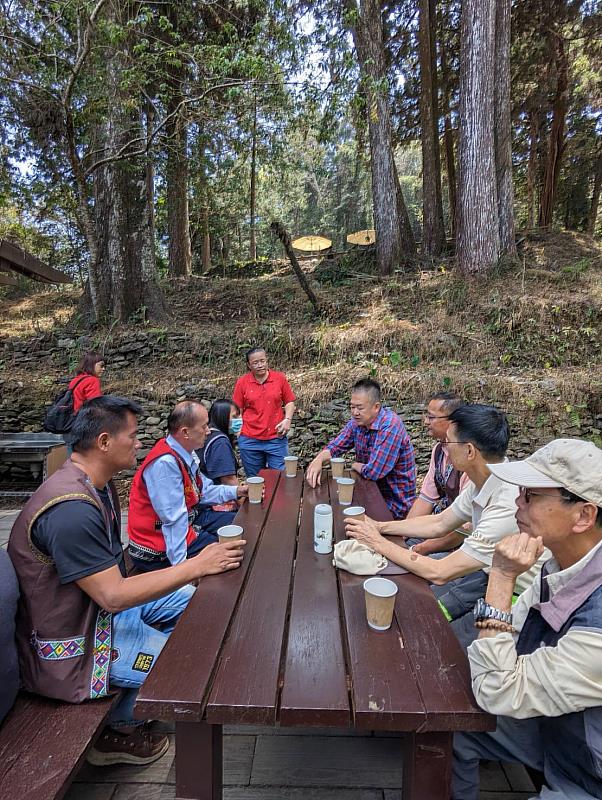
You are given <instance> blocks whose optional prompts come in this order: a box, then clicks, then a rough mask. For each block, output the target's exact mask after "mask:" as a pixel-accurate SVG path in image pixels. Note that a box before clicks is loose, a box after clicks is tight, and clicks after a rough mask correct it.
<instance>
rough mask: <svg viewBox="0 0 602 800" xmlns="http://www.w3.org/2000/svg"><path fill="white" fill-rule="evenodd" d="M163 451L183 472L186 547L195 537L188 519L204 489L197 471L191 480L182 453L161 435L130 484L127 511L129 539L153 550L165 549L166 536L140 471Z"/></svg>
mask: <svg viewBox="0 0 602 800" xmlns="http://www.w3.org/2000/svg"><path fill="white" fill-rule="evenodd" d="M164 455H170V456H173V457H174V458H175V460H176V463H177V465H178V466H179V468H180V472H181V473H182V480H183V482H184V500H185V501H186V508H187V509H188V531H187V533H186V547H188V546H190V545H191V544H192V542H193V541H194V540H195V539H196V538H197V534H196V533H195V532H194V529H193V527H192V524H191V523H192V521H193V519H194V518H195V516H196V507H197V505H198V504H199V501H200V499H201V494H202V490H203V482H202V479H201V476H200V475H199V473H198V472H197V474H196V476H195V480H194V481H193V480H192V477H191V475H190V472H189V471H188V467H187V466H186V463H185V462H184V460H183V459H182V457H181V456H180V455H178V453H176V451H175V450H174V449H173V448H172V447H170V446H169V445H168V444H167V441H166V440H165V439H160V440H159V441H158V442H157V444H156V445H155V446H154V447H153V448H152V450H151V451H150V453H149V454H148V455H147V456H146V458H145V459H144V461H143V462H142V464H141V465H140V467H139V469H138V472H137V473H136V474H135V476H134V480H133V482H132V488H131V489H130V508H129V512H128V535H129V537H130V541H131V542H134V543H135V544H137V545H140V546H141V547H145V548H148V549H149V550H152V551H154V552H156V553H165V550H166V547H165V538H164V536H163V531H162V530H161V525H162V524H163V523H162V522H161V520H160V519H159V517H158V516H157V513H156V511H155V509H154V508H153V505H152V503H151V501H150V497H149V496H148V491H147V488H146V484H145V482H144V479H143V475H144V470H145V469H146V468H147V467H148V465H149V464H152V463H153V461H155V460H156V459H157V458H159V457H160V456H164Z"/></svg>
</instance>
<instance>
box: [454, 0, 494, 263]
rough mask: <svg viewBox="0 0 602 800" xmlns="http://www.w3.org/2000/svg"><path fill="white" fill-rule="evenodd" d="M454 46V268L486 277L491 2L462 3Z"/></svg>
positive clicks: (490, 202)
mask: <svg viewBox="0 0 602 800" xmlns="http://www.w3.org/2000/svg"><path fill="white" fill-rule="evenodd" d="M460 36H461V46H460V117H459V118H460V125H459V153H458V155H459V186H458V237H457V260H458V268H459V270H460V271H461V272H463V273H465V274H471V273H479V272H486V271H488V270H489V269H491V268H492V267H493V266H494V264H495V263H496V262H497V260H498V258H499V252H500V235H499V227H498V214H497V191H496V171H495V143H494V133H493V113H494V109H493V106H494V100H493V92H494V87H493V83H494V48H495V5H494V3H493V2H492V0H463V4H462V19H461V34H460Z"/></svg>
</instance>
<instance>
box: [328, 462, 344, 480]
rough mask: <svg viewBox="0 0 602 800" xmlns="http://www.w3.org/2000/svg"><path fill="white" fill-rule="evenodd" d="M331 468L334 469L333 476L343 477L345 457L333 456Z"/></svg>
mask: <svg viewBox="0 0 602 800" xmlns="http://www.w3.org/2000/svg"><path fill="white" fill-rule="evenodd" d="M330 468H331V469H332V477H333V478H342V477H343V471H344V469H345V459H344V458H331V459H330Z"/></svg>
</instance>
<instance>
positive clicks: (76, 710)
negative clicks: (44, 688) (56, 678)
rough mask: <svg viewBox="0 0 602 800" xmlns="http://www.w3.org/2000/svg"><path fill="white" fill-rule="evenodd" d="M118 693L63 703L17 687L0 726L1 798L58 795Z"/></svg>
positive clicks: (52, 799)
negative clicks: (13, 702)
mask: <svg viewBox="0 0 602 800" xmlns="http://www.w3.org/2000/svg"><path fill="white" fill-rule="evenodd" d="M119 696H120V695H113V696H111V697H108V698H103V699H102V700H94V701H93V702H90V703H81V704H79V705H78V704H75V703H62V702H60V701H58V700H50V699H49V698H47V697H37V696H36V695H31V694H27V693H25V692H21V693H20V694H19V696H18V697H17V700H16V702H15V704H14V706H13V707H12V709H11V710H10V711H9V712H8V715H7V717H6V719H5V720H4V722H3V723H2V726H0V787H1V789H2V791H1V796H2V798H3V800H8V798H14V800H34V798H35V800H60V798H62V797H64V796H65V794H66V792H67V789H68V788H69V786H70V784H71V781H72V780H73V778H74V776H75V775H76V773H77V771H78V769H79V768H80V766H81V765H82V763H83V761H84V758H85V755H86V752H87V750H88V749H89V748H90V746H91V745H92V744H93V743H94V741H95V739H96V738H97V736H98V735H99V734H100V732H101V731H102V729H103V727H104V724H105V721H106V719H107V717H108V716H109V713H110V711H111V708H112V707H113V704H114V703H116V702H117V700H118V698H119Z"/></svg>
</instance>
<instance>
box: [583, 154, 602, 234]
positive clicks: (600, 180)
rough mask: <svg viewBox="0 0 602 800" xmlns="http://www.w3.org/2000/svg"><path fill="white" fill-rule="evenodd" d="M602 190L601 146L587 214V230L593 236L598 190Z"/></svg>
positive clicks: (596, 215) (598, 197)
mask: <svg viewBox="0 0 602 800" xmlns="http://www.w3.org/2000/svg"><path fill="white" fill-rule="evenodd" d="M601 190H602V147H601V148H600V150H599V151H598V158H597V159H596V172H595V175H594V188H593V191H592V202H591V204H590V207H589V213H588V215H587V232H588V233H589V235H590V236H593V235H594V234H595V232H596V220H597V219H598V205H599V203H600V191H601Z"/></svg>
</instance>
